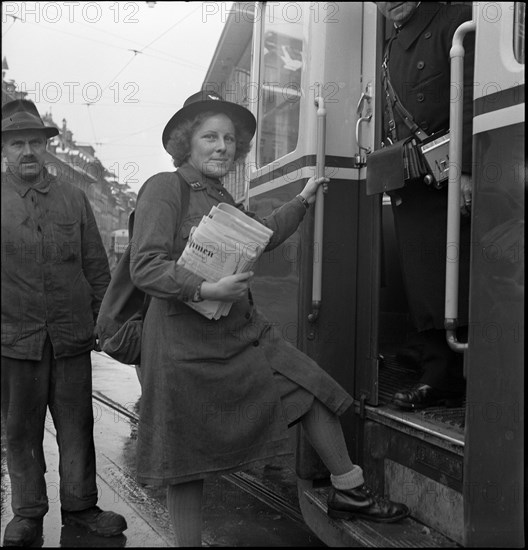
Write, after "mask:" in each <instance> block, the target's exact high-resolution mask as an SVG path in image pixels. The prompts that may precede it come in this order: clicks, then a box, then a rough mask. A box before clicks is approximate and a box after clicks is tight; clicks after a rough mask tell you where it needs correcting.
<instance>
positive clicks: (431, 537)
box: [298, 480, 459, 548]
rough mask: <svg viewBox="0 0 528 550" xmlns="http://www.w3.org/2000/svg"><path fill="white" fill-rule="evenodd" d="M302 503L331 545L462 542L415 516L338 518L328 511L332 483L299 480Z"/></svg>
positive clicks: (417, 545)
mask: <svg viewBox="0 0 528 550" xmlns="http://www.w3.org/2000/svg"><path fill="white" fill-rule="evenodd" d="M298 489H299V503H300V506H301V510H302V513H303V516H304V518H305V521H306V522H307V524H308V525H310V527H311V529H312V531H314V533H315V534H316V535H317V537H319V538H320V539H321V540H322V541H323V542H324V543H325V544H326V545H328V546H331V547H334V546H335V547H364V546H365V547H366V546H368V547H375V548H432V547H437V548H456V547H459V545H458V544H457V543H456V542H454V541H452V540H450V539H448V538H447V537H445V536H443V535H442V534H440V533H438V532H437V531H435V530H434V529H431V528H430V527H427V526H425V525H423V524H421V523H419V522H418V521H416V520H414V519H413V518H410V517H409V518H405V519H404V520H402V521H400V522H396V523H374V522H370V521H365V520H360V519H356V520H352V521H344V520H334V519H332V518H330V517H328V515H327V506H326V499H327V495H328V490H329V488H328V487H322V488H314V487H313V484H312V482H311V481H303V480H301V481H299V484H298Z"/></svg>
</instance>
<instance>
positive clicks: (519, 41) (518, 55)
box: [513, 2, 526, 65]
mask: <svg viewBox="0 0 528 550" xmlns="http://www.w3.org/2000/svg"><path fill="white" fill-rule="evenodd" d="M525 18H526V4H525V3H524V2H515V12H514V17H513V53H514V55H515V59H516V60H517V62H518V63H522V64H523V65H524V22H525Z"/></svg>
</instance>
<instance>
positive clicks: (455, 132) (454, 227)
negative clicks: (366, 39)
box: [444, 21, 476, 353]
mask: <svg viewBox="0 0 528 550" xmlns="http://www.w3.org/2000/svg"><path fill="white" fill-rule="evenodd" d="M475 28H476V24H475V22H474V21H466V22H465V23H462V25H460V27H458V29H457V30H456V31H455V34H454V36H453V42H452V46H451V50H450V51H449V56H450V58H451V82H450V111H449V134H450V140H449V179H448V193H447V242H446V286H445V319H444V326H445V329H446V339H447V343H448V344H449V347H450V348H451V349H452V350H453V351H456V352H459V353H462V352H464V351H465V350H467V347H468V345H467V344H465V343H462V342H459V341H458V340H457V336H456V327H457V324H458V275H459V262H460V180H461V175H462V170H461V168H462V129H463V108H464V93H463V90H464V55H465V50H464V46H463V42H464V38H465V36H466V34H467V33H468V32H472V31H475ZM450 249H451V250H450ZM451 251H454V257H453V258H450V252H451Z"/></svg>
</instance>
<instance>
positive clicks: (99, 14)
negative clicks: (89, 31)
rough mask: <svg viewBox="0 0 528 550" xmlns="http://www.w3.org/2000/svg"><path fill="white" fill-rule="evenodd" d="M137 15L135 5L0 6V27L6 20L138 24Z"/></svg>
mask: <svg viewBox="0 0 528 550" xmlns="http://www.w3.org/2000/svg"><path fill="white" fill-rule="evenodd" d="M138 12H139V4H138V3H137V2H3V3H2V23H4V24H5V23H7V21H8V19H9V18H11V19H13V20H19V21H21V22H22V23H59V22H68V23H75V22H76V21H84V22H85V23H98V22H99V21H101V20H102V19H103V18H105V17H108V16H111V17H112V20H113V22H114V23H139V19H137V18H136V17H135V16H136V15H137V13H138Z"/></svg>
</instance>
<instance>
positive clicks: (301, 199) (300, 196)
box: [297, 194, 310, 210]
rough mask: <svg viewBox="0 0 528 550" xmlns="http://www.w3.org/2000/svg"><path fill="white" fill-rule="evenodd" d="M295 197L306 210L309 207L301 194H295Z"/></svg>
mask: <svg viewBox="0 0 528 550" xmlns="http://www.w3.org/2000/svg"><path fill="white" fill-rule="evenodd" d="M297 198H298V199H299V200H300V201H301V204H302V205H303V206H304V207H305V208H306V210H308V208H310V203H309V202H308V201H307V200H306V199H305V198H304V197H303V196H302V195H300V194H299V195H297Z"/></svg>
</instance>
